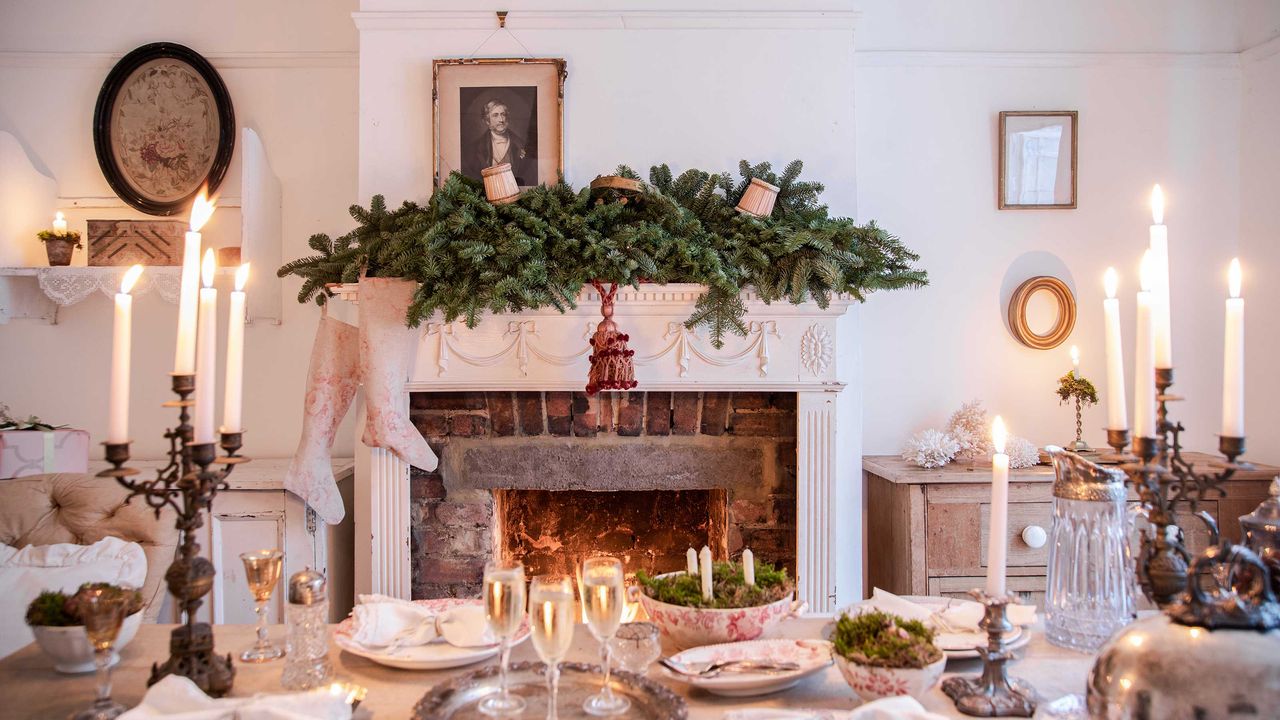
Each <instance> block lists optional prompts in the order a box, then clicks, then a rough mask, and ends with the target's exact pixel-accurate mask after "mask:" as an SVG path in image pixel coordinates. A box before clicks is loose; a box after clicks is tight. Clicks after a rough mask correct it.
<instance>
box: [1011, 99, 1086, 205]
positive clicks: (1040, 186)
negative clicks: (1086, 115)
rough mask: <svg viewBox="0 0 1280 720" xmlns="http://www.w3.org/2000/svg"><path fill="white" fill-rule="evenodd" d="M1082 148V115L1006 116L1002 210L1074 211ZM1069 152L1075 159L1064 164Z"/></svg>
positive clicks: (1059, 112)
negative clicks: (1064, 156)
mask: <svg viewBox="0 0 1280 720" xmlns="http://www.w3.org/2000/svg"><path fill="white" fill-rule="evenodd" d="M1064 135H1069V136H1070V137H1063V136H1064ZM1079 144H1080V113H1079V112H1078V111H1075V110H1048V111H1041V110H1006V111H1004V112H1001V113H1000V134H999V142H998V146H999V167H998V170H997V172H998V173H999V177H1000V179H999V183H998V189H997V195H996V206H997V207H998V208H999V209H1000V210H1072V209H1075V207H1076V177H1077V174H1078V173H1077V172H1076V169H1077V157H1078V155H1079V152H1078V149H1079ZM1064 152H1065V153H1069V154H1070V157H1069V158H1066V159H1065V160H1064V159H1063V158H1062V154H1063V153H1064ZM1068 175H1069V177H1064V176H1068Z"/></svg>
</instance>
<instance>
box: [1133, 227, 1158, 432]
mask: <svg viewBox="0 0 1280 720" xmlns="http://www.w3.org/2000/svg"><path fill="white" fill-rule="evenodd" d="M1151 265H1152V263H1151V251H1150V250H1148V251H1147V252H1146V253H1145V254H1144V255H1143V256H1142V271H1141V273H1140V274H1139V275H1140V278H1141V285H1142V290H1141V291H1140V292H1139V293H1138V329H1137V344H1136V345H1135V347H1134V351H1133V359H1134V362H1133V432H1134V435H1135V437H1149V438H1153V437H1155V436H1156V357H1155V355H1156V339H1155V318H1154V310H1153V308H1154V305H1155V298H1154V297H1153V296H1152V293H1151V274H1152V267H1151Z"/></svg>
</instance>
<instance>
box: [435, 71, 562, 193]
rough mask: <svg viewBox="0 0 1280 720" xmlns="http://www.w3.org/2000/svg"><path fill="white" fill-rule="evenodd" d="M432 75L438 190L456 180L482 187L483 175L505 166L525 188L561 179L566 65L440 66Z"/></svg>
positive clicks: (436, 184) (436, 182)
mask: <svg viewBox="0 0 1280 720" xmlns="http://www.w3.org/2000/svg"><path fill="white" fill-rule="evenodd" d="M431 74H432V93H431V95H432V98H433V100H434V102H433V108H432V111H433V126H434V128H435V152H434V158H433V160H434V168H433V173H432V174H433V176H434V177H435V186H436V187H440V185H441V184H443V183H444V181H445V180H447V179H448V178H449V173H452V172H460V173H462V174H463V175H465V176H466V177H469V178H473V179H475V180H480V179H481V176H480V171H482V170H484V169H485V168H487V167H492V166H494V165H502V164H503V163H509V164H510V165H511V169H512V172H513V173H514V174H515V177H516V183H517V184H518V185H520V186H521V187H530V186H533V185H540V184H544V183H545V184H550V183H554V182H556V181H557V180H558V179H559V176H560V174H561V173H562V172H563V171H564V161H563V154H562V151H561V147H562V140H563V137H562V129H561V128H562V113H563V104H564V79H565V74H566V73H565V62H564V60H560V59H552V58H475V59H465V60H461V59H446V60H436V61H435V62H434V63H433V64H432V73H431Z"/></svg>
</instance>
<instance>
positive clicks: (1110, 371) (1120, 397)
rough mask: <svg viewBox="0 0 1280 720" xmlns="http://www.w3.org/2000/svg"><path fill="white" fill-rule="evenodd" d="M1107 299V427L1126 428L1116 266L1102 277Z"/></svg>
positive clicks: (1103, 311) (1105, 301) (1105, 306)
mask: <svg viewBox="0 0 1280 720" xmlns="http://www.w3.org/2000/svg"><path fill="white" fill-rule="evenodd" d="M1103 285H1104V286H1105V288H1106V291H1107V299H1106V300H1103V301H1102V313H1103V315H1104V317H1105V319H1106V342H1107V427H1108V428H1110V429H1112V430H1126V429H1128V427H1129V414H1128V411H1127V409H1126V408H1125V403H1124V393H1125V390H1124V348H1123V347H1122V346H1121V338H1120V300H1119V299H1117V298H1116V291H1117V290H1118V289H1119V287H1120V278H1119V276H1118V275H1117V274H1116V269H1115V268H1107V273H1106V275H1105V276H1104V277H1103Z"/></svg>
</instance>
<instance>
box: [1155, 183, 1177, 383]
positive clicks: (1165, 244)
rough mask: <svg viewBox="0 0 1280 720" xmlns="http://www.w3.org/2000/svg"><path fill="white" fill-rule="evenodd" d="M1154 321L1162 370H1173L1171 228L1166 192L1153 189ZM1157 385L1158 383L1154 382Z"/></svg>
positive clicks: (1157, 361) (1159, 363) (1156, 359)
mask: <svg viewBox="0 0 1280 720" xmlns="http://www.w3.org/2000/svg"><path fill="white" fill-rule="evenodd" d="M1151 263H1152V265H1151V273H1152V274H1151V286H1150V290H1151V292H1152V299H1151V303H1152V307H1151V320H1152V326H1153V327H1154V328H1155V345H1156V355H1155V362H1156V367H1158V368H1171V367H1173V339H1172V337H1173V332H1172V329H1171V327H1170V326H1171V325H1172V318H1173V313H1172V311H1171V310H1170V306H1169V228H1168V226H1166V225H1165V224H1164V193H1163V192H1162V191H1161V190H1160V186H1159V185H1156V186H1155V187H1154V188H1152V190H1151ZM1152 382H1154V380H1153V381H1152Z"/></svg>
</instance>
